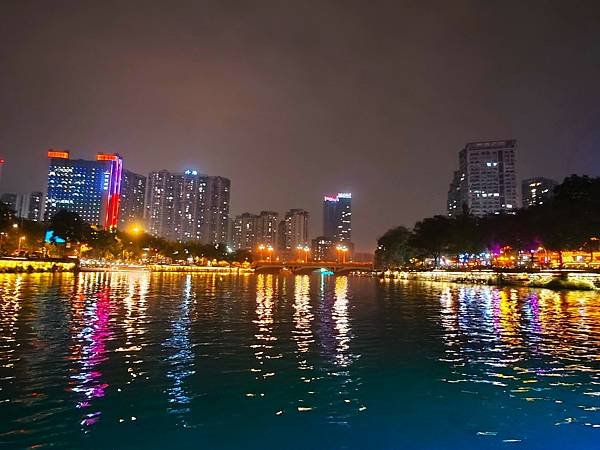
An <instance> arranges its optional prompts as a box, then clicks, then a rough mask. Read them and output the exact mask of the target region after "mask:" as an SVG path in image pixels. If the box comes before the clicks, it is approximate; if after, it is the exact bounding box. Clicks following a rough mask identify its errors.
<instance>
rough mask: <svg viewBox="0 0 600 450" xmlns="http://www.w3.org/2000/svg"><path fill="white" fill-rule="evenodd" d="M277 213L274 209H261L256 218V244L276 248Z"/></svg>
mask: <svg viewBox="0 0 600 450" xmlns="http://www.w3.org/2000/svg"><path fill="white" fill-rule="evenodd" d="M278 225H279V214H278V213H277V212H275V211H261V212H260V214H259V215H258V216H257V218H256V243H257V245H264V246H271V247H272V248H277V232H278V228H279V227H278Z"/></svg>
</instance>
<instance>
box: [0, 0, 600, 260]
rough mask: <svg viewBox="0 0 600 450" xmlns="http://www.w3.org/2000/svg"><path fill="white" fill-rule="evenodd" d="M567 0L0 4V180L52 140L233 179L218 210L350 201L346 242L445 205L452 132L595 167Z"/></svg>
mask: <svg viewBox="0 0 600 450" xmlns="http://www.w3.org/2000/svg"><path fill="white" fill-rule="evenodd" d="M598 4H599V2H594V1H589V2H577V1H572V0H569V1H566V0H564V1H556V2H554V1H535V2H533V1H532V2H526V1H514V2H510V1H485V0H482V1H458V0H453V1H442V2H424V1H410V2H408V1H390V2H377V1H365V0H362V1H342V0H340V1H330V2H327V1H315V2H311V1H304V0H302V1H300V0H298V1H295V2H291V1H273V2H261V1H244V2H234V1H226V0H225V1H224V0H219V1H214V2H213V1H207V2H203V1H190V2H180V1H161V2H158V1H156V2H152V1H150V0H146V1H140V2H136V1H132V0H122V1H116V2H111V1H93V2H84V1H76V2H75V1H74V2H60V1H56V0H52V1H44V0H39V1H34V2H29V1H23V0H17V1H6V0H4V1H2V2H1V4H0V21H1V22H0V23H1V25H0V105H1V108H0V155H1V156H3V157H4V158H6V160H7V162H6V165H5V168H4V175H3V180H2V183H1V186H0V190H2V191H30V190H45V181H46V180H45V176H46V168H47V159H46V157H45V151H46V149H48V148H65V149H69V150H71V152H72V156H74V157H86V158H87V157H92V156H93V155H94V154H95V153H96V152H98V151H107V152H113V151H115V152H119V153H120V154H121V155H122V156H123V157H124V159H125V166H126V168H128V169H130V170H133V171H136V172H139V173H148V172H149V171H151V170H157V169H163V168H165V169H169V170H172V171H181V170H184V169H186V168H197V169H199V170H200V171H202V172H205V173H208V174H211V175H223V176H227V177H229V178H231V180H232V202H231V203H232V211H231V212H232V214H238V213H241V212H244V211H256V212H258V211H260V210H262V209H269V210H278V211H279V212H280V213H283V212H285V210H287V209H290V208H305V209H308V210H309V211H310V212H311V214H312V221H311V235H312V237H314V236H316V235H318V234H320V233H321V202H322V195H323V194H325V193H327V192H337V191H351V192H352V193H353V233H354V241H355V242H356V244H357V248H358V249H360V250H372V249H373V248H374V246H375V240H376V238H377V237H378V236H380V235H381V234H382V233H383V232H385V231H386V230H387V229H388V228H390V227H392V226H395V225H399V224H404V225H407V226H412V225H413V224H414V222H415V221H416V220H418V219H419V218H422V217H424V216H429V215H433V214H437V213H444V212H445V202H446V193H447V190H448V183H449V182H450V179H451V176H452V171H453V170H455V168H456V166H457V152H458V151H459V150H460V148H462V146H463V145H464V144H465V143H466V142H470V141H477V140H488V139H505V138H514V139H517V140H518V145H519V147H518V150H517V164H518V178H519V180H520V179H521V178H524V177H529V176H535V175H543V176H549V177H554V178H557V179H562V178H563V177H564V176H566V175H568V174H570V173H587V174H590V175H600V6H598Z"/></svg>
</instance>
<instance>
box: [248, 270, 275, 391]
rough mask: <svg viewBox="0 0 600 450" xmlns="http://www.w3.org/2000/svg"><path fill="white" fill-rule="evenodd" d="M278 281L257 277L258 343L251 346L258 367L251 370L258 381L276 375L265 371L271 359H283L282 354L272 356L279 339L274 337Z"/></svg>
mask: <svg viewBox="0 0 600 450" xmlns="http://www.w3.org/2000/svg"><path fill="white" fill-rule="evenodd" d="M276 283H277V279H276V278H274V276H273V275H272V274H268V275H265V274H259V275H257V276H256V319H255V320H254V323H255V324H256V325H257V326H258V330H257V333H256V334H255V335H254V337H255V338H256V343H255V344H253V345H251V348H252V349H253V350H254V357H255V358H256V361H257V362H258V367H257V368H255V369H251V371H252V372H254V373H256V378H257V379H266V378H270V377H272V376H274V375H275V373H274V372H272V371H270V370H268V369H265V367H264V365H265V362H267V361H268V360H269V359H278V358H281V357H282V354H281V353H275V354H272V352H271V351H272V350H273V348H274V342H275V341H277V337H275V336H274V335H273V294H274V291H275V288H276V287H274V284H276Z"/></svg>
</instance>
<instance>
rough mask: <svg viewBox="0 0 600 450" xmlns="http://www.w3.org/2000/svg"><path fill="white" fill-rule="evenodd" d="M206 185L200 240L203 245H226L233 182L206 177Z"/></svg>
mask: <svg viewBox="0 0 600 450" xmlns="http://www.w3.org/2000/svg"><path fill="white" fill-rule="evenodd" d="M204 185H205V195H204V202H203V205H202V223H201V226H200V240H201V241H202V243H203V244H226V243H227V241H228V219H229V198H230V191H231V180H229V178H225V177H217V176H215V177H212V176H207V177H204Z"/></svg>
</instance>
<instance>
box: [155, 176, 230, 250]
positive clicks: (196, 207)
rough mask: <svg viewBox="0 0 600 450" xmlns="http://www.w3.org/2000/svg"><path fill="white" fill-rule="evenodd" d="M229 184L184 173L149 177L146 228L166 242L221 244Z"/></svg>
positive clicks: (225, 237) (224, 181) (227, 180)
mask: <svg viewBox="0 0 600 450" xmlns="http://www.w3.org/2000/svg"><path fill="white" fill-rule="evenodd" d="M230 186H231V182H230V180H229V179H228V178H224V177H213V176H207V175H203V174H200V173H198V171H196V170H187V171H185V172H184V173H170V172H168V171H166V170H161V171H158V172H151V173H150V175H148V188H147V190H146V191H147V195H146V226H147V228H148V231H149V232H150V233H151V234H153V235H155V236H160V237H162V238H165V239H169V240H176V241H180V242H186V241H200V242H202V243H204V244H219V243H222V244H224V243H225V242H226V241H227V218H228V216H229V196H230Z"/></svg>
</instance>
